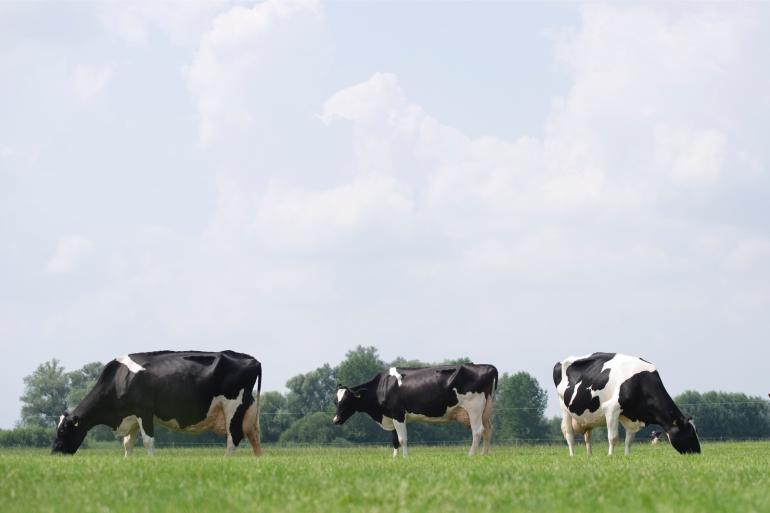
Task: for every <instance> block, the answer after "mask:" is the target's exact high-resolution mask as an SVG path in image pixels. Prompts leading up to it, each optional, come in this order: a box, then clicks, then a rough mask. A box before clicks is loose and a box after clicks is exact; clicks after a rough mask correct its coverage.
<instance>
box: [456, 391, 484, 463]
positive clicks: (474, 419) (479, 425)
mask: <svg viewBox="0 0 770 513" xmlns="http://www.w3.org/2000/svg"><path fill="white" fill-rule="evenodd" d="M469 395H470V397H468V398H467V399H464V400H463V401H462V404H461V406H462V408H463V409H464V410H465V411H466V412H468V422H469V423H470V426H471V433H472V434H473V442H471V448H470V450H469V451H468V455H469V456H473V455H474V454H476V452H477V451H478V448H479V442H480V441H481V437H482V436H483V435H484V420H483V417H484V407H485V406H486V402H487V401H486V398H485V397H484V394H469Z"/></svg>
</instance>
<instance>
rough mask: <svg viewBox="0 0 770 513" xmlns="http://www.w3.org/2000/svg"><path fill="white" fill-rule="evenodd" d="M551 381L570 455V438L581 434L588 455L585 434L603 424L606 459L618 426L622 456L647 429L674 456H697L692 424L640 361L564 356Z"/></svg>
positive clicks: (607, 356)
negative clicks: (661, 436)
mask: <svg viewBox="0 0 770 513" xmlns="http://www.w3.org/2000/svg"><path fill="white" fill-rule="evenodd" d="M553 381H554V384H555V385H556V391H557V392H558V394H559V404H560V406H561V410H562V415H563V418H562V423H561V430H562V433H564V438H565V439H566V440H567V445H568V446H569V454H570V456H572V455H574V454H575V451H574V444H575V433H580V434H583V436H584V437H585V441H586V450H587V452H588V454H591V430H592V429H593V428H594V427H596V426H604V425H606V426H607V438H608V440H609V445H610V447H609V454H612V452H613V449H614V447H615V444H616V443H617V441H618V428H619V424H623V427H624V428H625V430H626V443H625V446H626V447H625V453H626V454H629V453H630V451H631V442H633V440H634V436H635V435H636V433H637V431H639V430H640V429H641V428H642V427H643V426H645V425H648V424H657V425H659V426H661V427H662V428H663V429H664V430H665V432H666V434H667V435H668V438H669V440H670V441H671V445H673V446H674V448H675V449H676V450H677V451H679V452H680V453H682V454H685V453H699V452H700V442H699V441H698V434H697V433H696V431H695V426H694V425H693V423H692V419H690V418H689V417H685V416H684V415H682V412H681V411H679V408H677V406H676V404H674V401H673V400H672V399H671V396H669V395H668V392H666V389H665V388H664V387H663V382H662V381H661V380H660V376H659V375H658V371H657V370H656V369H655V366H654V365H653V364H651V363H650V362H648V361H646V360H643V359H641V358H638V357H636V356H626V355H624V354H619V353H594V354H592V355H590V356H581V357H570V358H567V359H566V360H564V361H561V362H559V363H557V364H556V365H555V366H554V368H553Z"/></svg>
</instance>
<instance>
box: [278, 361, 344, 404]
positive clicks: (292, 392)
mask: <svg viewBox="0 0 770 513" xmlns="http://www.w3.org/2000/svg"><path fill="white" fill-rule="evenodd" d="M286 388H288V389H289V394H288V395H287V397H286V400H287V405H288V409H289V411H290V412H291V413H294V414H298V415H300V416H304V415H308V414H309V413H313V412H318V411H332V410H333V409H334V404H333V399H334V391H335V389H336V388H337V384H336V381H335V379H334V370H333V369H332V368H331V367H330V366H329V364H328V363H326V364H324V365H323V366H321V367H319V368H317V369H316V370H314V371H310V372H308V373H306V374H299V375H297V376H294V377H293V378H291V379H289V381H287V382H286Z"/></svg>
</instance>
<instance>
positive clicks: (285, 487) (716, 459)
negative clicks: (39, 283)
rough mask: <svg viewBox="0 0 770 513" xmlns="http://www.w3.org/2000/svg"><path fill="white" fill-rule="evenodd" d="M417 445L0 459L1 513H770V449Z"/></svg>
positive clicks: (114, 451) (113, 451)
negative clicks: (690, 452) (228, 454)
mask: <svg viewBox="0 0 770 513" xmlns="http://www.w3.org/2000/svg"><path fill="white" fill-rule="evenodd" d="M465 449H466V448H465V447H425V446H420V445H416V444H415V445H414V446H412V447H411V451H412V452H411V453H410V456H409V458H408V459H406V460H403V459H401V458H399V459H396V460H393V459H392V458H391V449H390V448H388V447H384V446H383V447H367V448H331V447H316V448H276V447H270V446H268V447H265V451H264V456H263V457H262V458H260V459H254V458H253V457H251V456H250V455H249V452H250V451H248V450H244V448H243V447H241V449H240V450H238V451H237V452H236V455H235V456H234V457H233V458H229V459H226V458H224V457H223V455H222V453H223V448H198V449H163V448H160V449H159V450H158V452H157V454H156V456H155V457H154V458H150V457H148V456H147V455H146V454H145V453H144V451H143V450H142V449H141V447H137V449H136V451H135V453H134V455H133V456H132V457H131V458H130V459H128V460H124V459H123V458H122V453H121V451H120V450H119V449H118V448H117V445H115V447H114V448H110V449H104V448H99V449H85V450H83V451H80V452H79V453H78V454H76V455H75V456H74V457H66V456H57V457H52V456H50V455H49V454H48V451H46V450H33V449H18V450H3V451H0V511H2V512H8V513H11V512H13V513H23V512H48V511H50V512H56V513H63V512H69V511H77V512H79V513H86V512H94V513H104V512H127V513H140V512H163V511H169V512H180V511H181V512H196V513H200V512H204V511H214V512H222V513H225V512H227V513H231V512H236V511H250V512H253V511H256V512H271V511H276V512H278V511H280V512H295V511H296V512H299V511H302V512H307V511H330V512H332V511H333V512H341V511H350V512H361V511H372V512H375V511H380V512H388V513H398V512H409V511H412V512H417V511H442V512H447V511H457V512H460V511H462V512H465V513H467V512H474V513H476V512H480V511H506V512H507V511H522V512H524V511H526V512H531V511H544V512H560V511H564V512H569V513H574V512H576V511H591V512H592V513H595V512H601V511H625V512H627V511H660V512H668V511H671V512H677V513H684V512H703V511H708V512H712V513H714V512H721V511H724V512H735V511H740V512H745V513H748V512H759V511H770V442H742V443H705V444H704V446H703V454H701V455H700V456H686V457H685V456H680V455H679V454H677V453H676V452H675V451H674V450H673V449H672V448H671V447H669V446H668V445H662V446H657V447H653V446H650V445H648V444H644V443H640V444H636V445H635V447H634V452H633V454H632V456H631V457H625V456H623V455H622V454H621V455H616V456H614V457H612V458H608V457H607V456H606V455H605V454H603V452H604V451H605V450H606V445H605V446H603V445H602V444H601V443H596V444H595V448H594V451H595V453H594V456H593V457H591V458H588V457H587V456H586V455H585V454H584V452H582V449H583V447H582V446H580V447H579V449H580V451H579V452H578V454H577V455H576V457H575V458H573V459H570V458H569V457H568V456H567V454H566V451H567V450H566V447H564V446H561V445H559V446H557V445H553V446H515V447H512V446H507V447H501V446H494V445H493V447H492V454H491V455H490V456H489V457H486V458H482V457H475V458H469V457H467V456H466V454H465Z"/></svg>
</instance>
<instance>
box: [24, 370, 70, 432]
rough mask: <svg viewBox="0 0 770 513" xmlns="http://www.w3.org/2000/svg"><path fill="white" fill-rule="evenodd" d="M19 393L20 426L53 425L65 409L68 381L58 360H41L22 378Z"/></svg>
mask: <svg viewBox="0 0 770 513" xmlns="http://www.w3.org/2000/svg"><path fill="white" fill-rule="evenodd" d="M24 386H25V388H24V395H22V396H21V402H22V403H23V405H22V407H21V425H22V426H39V427H55V426H56V423H57V422H58V420H59V415H61V414H62V413H64V410H66V408H67V394H68V392H69V383H68V379H67V375H66V374H65V373H64V367H62V366H61V364H60V363H59V360H57V359H55V358H54V359H52V360H49V361H47V362H44V363H41V364H40V365H38V367H37V368H36V369H35V371H34V372H33V373H32V374H30V375H29V376H27V377H25V378H24Z"/></svg>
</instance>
